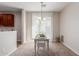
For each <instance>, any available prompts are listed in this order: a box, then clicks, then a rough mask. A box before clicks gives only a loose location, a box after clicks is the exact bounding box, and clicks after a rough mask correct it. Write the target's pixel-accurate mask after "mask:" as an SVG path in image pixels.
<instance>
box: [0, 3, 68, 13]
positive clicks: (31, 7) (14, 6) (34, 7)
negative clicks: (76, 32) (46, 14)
mask: <svg viewBox="0 0 79 59" xmlns="http://www.w3.org/2000/svg"><path fill="white" fill-rule="evenodd" d="M44 4H45V5H46V7H43V11H55V12H59V11H61V10H62V9H63V8H64V7H65V6H67V5H68V4H69V3H68V2H44ZM40 5H41V3H40V2H0V11H1V10H4V11H5V10H8V11H16V10H19V9H25V10H26V11H41V6H40Z"/></svg>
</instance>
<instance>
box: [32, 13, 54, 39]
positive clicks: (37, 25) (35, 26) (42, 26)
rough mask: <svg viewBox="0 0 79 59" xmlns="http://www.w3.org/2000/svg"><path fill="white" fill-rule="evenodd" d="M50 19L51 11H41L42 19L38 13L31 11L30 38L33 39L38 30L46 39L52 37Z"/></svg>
mask: <svg viewBox="0 0 79 59" xmlns="http://www.w3.org/2000/svg"><path fill="white" fill-rule="evenodd" d="M52 20H53V18H52V13H43V20H41V14H40V13H32V38H33V39H34V38H35V36H36V35H37V34H38V33H39V32H42V33H43V34H45V36H46V37H47V38H48V39H52V38H53V34H52V33H53V25H52V23H53V22H52ZM40 21H41V22H40Z"/></svg>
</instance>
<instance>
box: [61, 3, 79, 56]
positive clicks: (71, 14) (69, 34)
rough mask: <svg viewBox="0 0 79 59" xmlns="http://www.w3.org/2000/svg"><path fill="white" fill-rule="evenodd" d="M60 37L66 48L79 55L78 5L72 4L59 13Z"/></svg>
mask: <svg viewBox="0 0 79 59" xmlns="http://www.w3.org/2000/svg"><path fill="white" fill-rule="evenodd" d="M60 35H63V36H64V43H63V44H65V45H66V46H67V47H69V48H70V49H71V50H73V51H74V52H75V53H77V54H78V55H79V3H72V4H70V5H69V6H67V7H66V8H65V9H64V10H63V11H62V12H61V13H60Z"/></svg>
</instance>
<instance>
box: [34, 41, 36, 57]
mask: <svg viewBox="0 0 79 59" xmlns="http://www.w3.org/2000/svg"><path fill="white" fill-rule="evenodd" d="M34 48H35V56H36V41H35V47H34Z"/></svg>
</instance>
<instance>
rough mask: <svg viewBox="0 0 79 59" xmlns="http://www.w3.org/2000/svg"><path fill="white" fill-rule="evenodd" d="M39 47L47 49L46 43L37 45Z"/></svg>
mask: <svg viewBox="0 0 79 59" xmlns="http://www.w3.org/2000/svg"><path fill="white" fill-rule="evenodd" d="M37 46H38V47H45V43H37Z"/></svg>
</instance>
